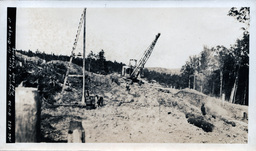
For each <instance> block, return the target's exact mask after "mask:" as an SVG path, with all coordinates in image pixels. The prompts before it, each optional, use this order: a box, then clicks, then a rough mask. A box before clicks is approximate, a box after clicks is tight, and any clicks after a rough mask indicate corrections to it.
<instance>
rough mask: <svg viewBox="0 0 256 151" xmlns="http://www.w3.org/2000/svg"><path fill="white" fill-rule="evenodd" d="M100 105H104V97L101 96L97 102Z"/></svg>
mask: <svg viewBox="0 0 256 151" xmlns="http://www.w3.org/2000/svg"><path fill="white" fill-rule="evenodd" d="M97 104H98V106H99V107H100V106H103V97H102V96H101V97H100V99H98V102H97Z"/></svg>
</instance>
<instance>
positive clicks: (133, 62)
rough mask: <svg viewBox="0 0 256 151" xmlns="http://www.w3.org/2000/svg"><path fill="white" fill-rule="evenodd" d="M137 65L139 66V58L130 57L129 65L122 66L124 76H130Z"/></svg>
mask: <svg viewBox="0 0 256 151" xmlns="http://www.w3.org/2000/svg"><path fill="white" fill-rule="evenodd" d="M136 66H137V60H136V59H130V61H129V65H128V66H123V67H122V76H124V77H130V76H131V74H132V72H133V70H134V69H135V67H136Z"/></svg>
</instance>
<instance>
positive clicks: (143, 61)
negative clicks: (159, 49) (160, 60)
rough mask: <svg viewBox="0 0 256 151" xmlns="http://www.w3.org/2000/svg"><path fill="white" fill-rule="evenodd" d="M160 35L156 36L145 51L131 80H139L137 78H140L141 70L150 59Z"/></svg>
mask: <svg viewBox="0 0 256 151" xmlns="http://www.w3.org/2000/svg"><path fill="white" fill-rule="evenodd" d="M160 35H161V34H160V33H158V34H157V35H156V38H155V40H154V41H153V42H152V43H151V45H150V46H149V48H148V49H146V50H145V52H144V54H143V56H142V58H141V59H140V60H139V63H138V65H137V66H136V67H135V68H134V70H133V72H132V73H131V78H132V79H137V77H138V76H139V74H140V70H141V69H143V68H144V66H145V64H146V62H147V61H148V58H149V57H150V55H151V53H152V51H153V49H154V47H155V45H156V42H157V40H158V38H159V37H160Z"/></svg>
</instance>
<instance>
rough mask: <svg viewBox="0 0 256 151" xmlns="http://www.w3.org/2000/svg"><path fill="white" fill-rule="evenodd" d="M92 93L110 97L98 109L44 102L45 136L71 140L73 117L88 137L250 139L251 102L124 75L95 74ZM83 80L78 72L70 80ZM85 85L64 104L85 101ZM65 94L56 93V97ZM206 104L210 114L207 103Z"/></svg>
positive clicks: (92, 140) (144, 140) (183, 140)
mask: <svg viewBox="0 0 256 151" xmlns="http://www.w3.org/2000/svg"><path fill="white" fill-rule="evenodd" d="M89 75H90V77H91V83H90V87H91V91H90V93H91V94H92V95H99V96H102V97H103V98H104V106H102V107H98V108H96V109H93V110H86V108H81V107H76V106H62V105H60V106H51V105H49V104H46V103H45V102H42V111H41V135H42V138H43V139H42V142H67V136H68V128H69V123H70V121H80V122H82V126H83V128H84V130H85V141H86V143H247V141H248V119H247V118H244V113H246V114H248V107H247V106H241V105H236V104H231V103H229V102H227V101H225V102H222V101H221V100H220V99H218V98H213V97H209V96H206V95H204V94H202V93H200V92H198V91H195V90H192V89H181V90H177V89H172V88H164V87H162V86H161V85H159V84H157V83H149V82H147V81H144V84H142V85H139V84H138V83H134V84H132V85H130V91H128V90H127V89H126V81H125V80H124V79H123V78H121V77H120V76H119V75H107V76H103V75H98V74H89ZM72 82H73V83H76V82H77V83H79V79H78V78H77V79H75V78H73V81H71V82H70V83H72ZM81 94H82V89H81V88H79V89H78V88H77V87H72V85H71V86H70V88H69V90H68V91H65V93H64V96H63V104H69V103H70V104H71V103H79V102H80V101H81ZM59 98H60V94H59V95H56V100H57V99H59ZM202 103H204V104H205V108H206V115H202V113H201V106H202ZM189 114H193V115H196V117H198V116H199V117H200V118H203V120H204V121H205V122H207V123H210V124H212V126H213V130H212V131H210V132H207V131H205V130H203V129H202V128H201V127H200V126H195V125H194V124H193V123H191V122H190V123H189V122H188V119H189V117H188V116H187V117H186V115H189Z"/></svg>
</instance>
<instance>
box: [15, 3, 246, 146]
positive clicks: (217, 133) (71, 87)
mask: <svg viewBox="0 0 256 151" xmlns="http://www.w3.org/2000/svg"><path fill="white" fill-rule="evenodd" d="M15 20H16V30H15V32H16V42H15V142H16V143H19V142H45V143H48V142H51V143H218V144H232V143H236V144H237V143H239V144H247V143H248V105H249V99H248V98H249V97H248V91H249V89H248V87H249V34H250V29H249V27H250V8H249V7H230V8H228V7H227V8H225V7H222V8H218V7H216V8H214V7H213V8H199V7H198V8H197V7H195V8H189V7H187V8H19V7H17V8H16V15H15Z"/></svg>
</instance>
